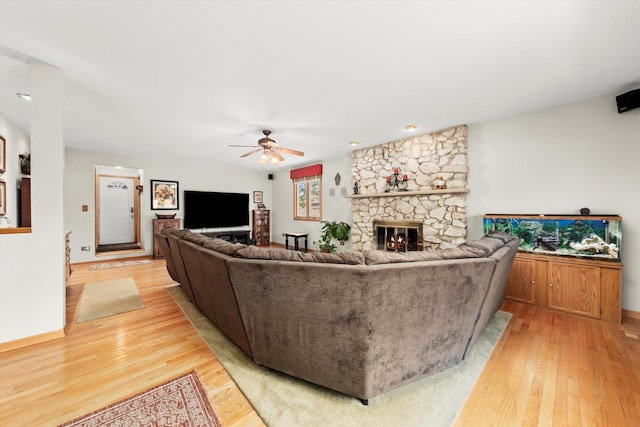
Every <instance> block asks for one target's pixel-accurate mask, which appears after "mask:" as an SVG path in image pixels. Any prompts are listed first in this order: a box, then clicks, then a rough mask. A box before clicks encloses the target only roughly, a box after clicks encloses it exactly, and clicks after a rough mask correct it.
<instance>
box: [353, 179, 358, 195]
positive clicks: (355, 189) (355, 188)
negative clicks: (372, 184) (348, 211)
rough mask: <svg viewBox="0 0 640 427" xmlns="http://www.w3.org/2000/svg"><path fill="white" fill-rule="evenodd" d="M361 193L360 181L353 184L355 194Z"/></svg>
mask: <svg viewBox="0 0 640 427" xmlns="http://www.w3.org/2000/svg"><path fill="white" fill-rule="evenodd" d="M359 192H360V188H359V187H358V181H356V182H354V183H353V194H358V193H359Z"/></svg>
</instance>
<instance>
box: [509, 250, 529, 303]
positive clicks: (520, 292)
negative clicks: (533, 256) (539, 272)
mask: <svg viewBox="0 0 640 427" xmlns="http://www.w3.org/2000/svg"><path fill="white" fill-rule="evenodd" d="M534 278H535V261H533V260H525V259H515V260H514V261H513V267H511V273H510V274H509V279H508V281H507V294H506V296H507V297H508V298H511V299H513V300H516V301H521V302H526V303H528V304H535V281H534Z"/></svg>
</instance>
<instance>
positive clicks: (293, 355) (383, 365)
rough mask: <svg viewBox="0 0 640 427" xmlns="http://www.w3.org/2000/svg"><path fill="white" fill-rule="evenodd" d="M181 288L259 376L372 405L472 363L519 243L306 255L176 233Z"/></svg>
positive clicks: (167, 237) (175, 267) (173, 263)
mask: <svg viewBox="0 0 640 427" xmlns="http://www.w3.org/2000/svg"><path fill="white" fill-rule="evenodd" d="M155 237H156V239H157V240H158V242H159V244H160V249H161V251H162V252H163V254H164V256H165V259H166V260H167V269H168V271H169V274H170V275H171V277H172V278H173V279H174V280H176V281H177V282H179V283H180V285H181V286H182V288H183V290H184V292H185V294H186V295H187V297H189V299H191V301H192V302H193V303H195V305H196V306H197V307H198V308H199V309H200V311H202V312H203V313H204V314H205V315H206V316H207V317H208V318H209V319H210V320H211V322H213V323H214V324H215V325H216V326H217V327H218V328H219V329H220V330H221V331H222V332H223V333H224V334H226V335H227V336H228V337H229V338H230V339H231V340H232V341H233V342H234V343H235V344H236V345H237V346H238V347H240V348H241V349H242V350H243V351H244V352H245V353H246V354H247V355H249V357H251V358H252V359H253V360H254V361H255V363H257V364H258V365H263V366H266V367H269V368H272V369H275V370H278V371H281V372H284V373H286V374H289V375H292V376H294V377H297V378H301V379H303V380H306V381H309V382H312V383H315V384H319V385H321V386H324V387H327V388H330V389H333V390H336V391H339V392H342V393H345V394H347V395H351V396H354V397H357V398H359V399H361V400H362V401H363V402H364V403H367V402H368V399H371V398H373V397H375V396H378V395H380V394H382V393H385V392H387V391H389V390H392V389H394V388H396V387H399V386H402V385H403V384H407V383H410V382H412V381H416V380H418V379H420V378H422V377H425V376H427V375H430V374H434V373H436V372H440V371H442V370H444V369H446V368H448V367H451V366H454V365H456V364H458V363H460V362H461V361H462V360H463V359H464V357H465V355H466V354H467V352H468V351H469V349H470V348H471V347H472V346H473V344H474V343H475V342H476V340H477V339H478V336H479V335H480V334H481V333H482V331H483V330H484V328H485V327H486V325H487V324H488V322H489V321H490V320H491V318H492V317H493V315H494V314H495V312H496V311H497V310H498V309H499V308H500V306H501V305H502V302H503V300H504V295H505V288H506V282H507V277H508V275H509V271H510V269H511V264H512V262H513V259H514V256H515V254H516V252H517V249H518V245H519V243H520V242H519V240H517V239H514V238H513V237H512V236H510V235H508V234H505V233H500V232H496V233H492V234H490V235H488V236H484V237H482V238H481V239H479V240H476V241H471V242H468V243H465V244H463V245H460V246H458V247H456V248H453V249H447V250H433V251H422V252H409V253H407V254H398V253H389V252H383V251H369V252H365V253H359V252H350V251H349V252H340V253H337V254H324V253H303V252H297V251H287V250H284V249H262V248H258V247H255V246H245V245H240V244H233V243H229V242H226V241H223V240H220V239H214V238H208V237H205V236H203V235H200V234H196V233H192V232H190V231H188V230H183V229H176V228H168V229H165V230H163V232H162V233H158V234H156V236H155Z"/></svg>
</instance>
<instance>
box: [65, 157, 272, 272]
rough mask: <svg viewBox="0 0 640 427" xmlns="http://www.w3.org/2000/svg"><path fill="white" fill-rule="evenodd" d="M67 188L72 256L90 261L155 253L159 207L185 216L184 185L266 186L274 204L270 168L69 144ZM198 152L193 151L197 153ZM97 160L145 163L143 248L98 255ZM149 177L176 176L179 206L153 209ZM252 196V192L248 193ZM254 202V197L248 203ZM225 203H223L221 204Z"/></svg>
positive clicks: (107, 163)
mask: <svg viewBox="0 0 640 427" xmlns="http://www.w3.org/2000/svg"><path fill="white" fill-rule="evenodd" d="M65 157H66V170H65V189H64V211H65V229H66V230H70V231H71V262H72V263H77V262H88V261H94V260H97V259H99V260H107V259H116V258H126V257H131V256H140V255H151V253H152V252H153V229H152V220H153V219H154V218H156V215H155V214H156V213H159V214H172V213H176V214H177V215H176V218H183V209H184V200H183V193H184V190H202V191H221V192H232V193H249V194H250V195H251V194H252V193H253V191H262V192H263V196H264V201H265V203H266V204H267V206H269V205H271V198H272V190H271V182H272V181H269V180H268V179H267V172H266V171H264V172H262V171H249V170H242V171H238V170H237V169H232V168H229V167H226V166H221V165H210V164H203V163H197V162H180V161H173V160H170V159H152V158H142V157H129V156H122V155H118V154H111V153H103V152H98V151H87V150H78V149H75V148H67V149H66V152H65ZM194 157H195V155H194ZM96 165H103V166H116V165H117V166H123V167H125V168H134V169H142V170H143V173H144V175H143V176H144V182H143V183H142V184H143V186H144V191H143V193H142V200H141V221H142V224H141V227H140V240H141V244H142V246H143V247H144V249H145V252H144V254H141V253H137V254H133V255H132V254H129V255H116V256H100V257H96V256H95V178H94V171H95V166H96ZM150 180H167V181H178V186H179V193H180V194H179V208H180V209H179V210H176V211H172V210H151V195H150V190H151V185H150ZM250 201H251V196H250ZM82 205H88V206H89V211H88V212H82ZM251 206H252V203H250V207H251ZM220 208H221V209H223V208H224V207H222V206H221V207H220ZM81 246H90V247H91V250H90V251H89V252H81V251H80V247H81Z"/></svg>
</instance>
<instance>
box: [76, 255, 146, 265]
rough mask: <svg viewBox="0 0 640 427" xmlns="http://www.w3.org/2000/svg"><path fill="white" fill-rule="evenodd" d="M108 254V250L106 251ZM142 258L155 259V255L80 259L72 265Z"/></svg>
mask: <svg viewBox="0 0 640 427" xmlns="http://www.w3.org/2000/svg"><path fill="white" fill-rule="evenodd" d="M105 254H106V252H105ZM142 259H149V260H151V261H153V255H140V256H129V257H119V258H111V259H94V260H92V261H79V262H73V263H71V267H75V266H80V265H89V264H102V263H103V262H109V261H112V262H118V261H138V260H142Z"/></svg>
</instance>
